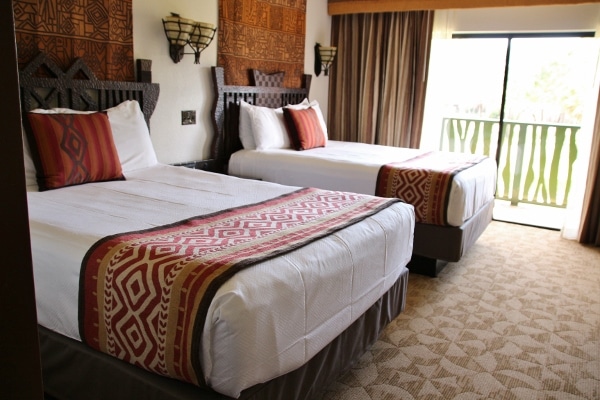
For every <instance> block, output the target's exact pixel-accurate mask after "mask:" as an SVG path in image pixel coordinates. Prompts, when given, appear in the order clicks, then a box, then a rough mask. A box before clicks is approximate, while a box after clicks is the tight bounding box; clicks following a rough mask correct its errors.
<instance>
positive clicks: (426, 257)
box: [408, 199, 494, 276]
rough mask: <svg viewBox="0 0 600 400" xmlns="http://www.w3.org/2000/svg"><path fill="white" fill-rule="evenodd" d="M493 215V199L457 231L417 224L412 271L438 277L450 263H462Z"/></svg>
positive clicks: (410, 266) (455, 229) (452, 228)
mask: <svg viewBox="0 0 600 400" xmlns="http://www.w3.org/2000/svg"><path fill="white" fill-rule="evenodd" d="M493 211H494V200H493V199H492V200H490V201H489V202H488V203H487V204H485V205H484V206H483V207H481V208H480V209H479V211H477V213H475V215H473V216H472V217H471V218H469V220H468V221H467V222H465V223H464V224H462V225H461V226H458V227H454V226H438V225H430V224H421V223H417V224H415V240H414V243H413V258H412V260H411V262H410V264H409V265H408V268H409V269H410V271H411V272H415V273H417V274H422V275H429V276H436V275H437V274H438V272H440V271H441V269H442V268H443V267H444V266H445V264H446V263H447V262H456V261H459V260H460V259H461V258H462V256H463V254H465V253H466V252H467V250H468V249H469V248H470V247H471V246H472V245H473V243H475V242H476V241H477V239H478V238H479V236H481V234H482V233H483V231H485V228H486V227H487V226H488V225H489V224H490V222H492V213H493Z"/></svg>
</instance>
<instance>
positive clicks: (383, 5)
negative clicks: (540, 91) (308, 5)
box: [327, 0, 598, 15]
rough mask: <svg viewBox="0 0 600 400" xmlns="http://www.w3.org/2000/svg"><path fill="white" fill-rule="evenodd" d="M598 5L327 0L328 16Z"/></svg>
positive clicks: (581, 0) (551, 0) (559, 0)
mask: <svg viewBox="0 0 600 400" xmlns="http://www.w3.org/2000/svg"><path fill="white" fill-rule="evenodd" d="M585 3H598V0H595V1H590V0H587V1H586V0H402V1H399V0H328V4H327V12H328V13H329V15H342V14H356V13H374V12H394V11H416V10H443V9H453V8H483V7H517V6H547V5H560V4H562V5H565V4H585Z"/></svg>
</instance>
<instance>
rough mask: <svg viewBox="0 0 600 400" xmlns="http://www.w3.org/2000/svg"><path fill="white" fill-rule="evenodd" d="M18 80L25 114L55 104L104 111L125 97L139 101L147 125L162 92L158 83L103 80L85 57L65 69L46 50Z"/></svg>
mask: <svg viewBox="0 0 600 400" xmlns="http://www.w3.org/2000/svg"><path fill="white" fill-rule="evenodd" d="M19 81H20V86H21V110H22V112H23V114H25V113H26V112H27V111H30V110H33V109H35V108H53V107H64V108H71V109H75V110H83V111H102V110H105V109H107V108H110V107H114V106H116V105H118V104H120V103H122V102H123V101H125V100H137V101H138V102H139V103H140V108H141V109H142V112H143V113H144V117H145V119H146V123H147V124H148V126H150V125H149V124H150V117H151V116H152V113H153V112H154V108H155V107H156V103H157V101H158V95H159V92H160V86H159V85H158V84H157V83H142V82H120V81H101V80H99V79H97V78H96V76H95V75H94V73H93V72H92V71H91V70H90V68H89V67H88V66H87V65H86V64H85V63H84V62H83V60H82V59H78V60H77V61H75V62H74V63H73V65H72V66H71V67H70V68H69V69H68V70H67V71H62V70H61V69H60V68H59V67H58V66H57V64H56V63H55V62H53V61H52V59H50V57H49V56H48V55H47V54H45V53H40V54H38V55H37V57H35V58H34V59H33V60H32V61H31V62H30V63H29V64H28V65H27V66H26V67H25V68H24V69H23V70H22V71H20V73H19ZM24 120H25V119H24Z"/></svg>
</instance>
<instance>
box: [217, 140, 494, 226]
mask: <svg viewBox="0 0 600 400" xmlns="http://www.w3.org/2000/svg"><path fill="white" fill-rule="evenodd" d="M423 152H424V151H423V150H417V149H407V148H400V147H391V146H378V145H370V144H364V143H352V142H339V141H334V140H329V141H328V142H327V146H325V147H320V148H315V149H310V150H304V151H296V150H292V149H273V148H270V149H267V150H240V151H237V152H235V153H234V154H233V155H232V156H231V159H230V161H229V169H228V173H229V174H230V175H234V176H239V177H242V178H251V179H261V180H264V181H269V182H276V183H280V184H284V185H293V186H303V187H305V186H311V187H318V188H322V189H329V190H342V191H347V192H355V193H363V194H369V195H373V194H375V185H376V183H377V174H378V173H379V169H380V167H381V166H382V165H384V164H388V163H391V162H398V161H404V160H407V159H409V158H413V157H415V156H417V155H419V154H422V153H423ZM495 189H496V162H495V161H494V160H493V159H491V158H488V159H486V160H485V161H483V162H481V163H479V164H477V165H475V166H473V167H471V168H468V169H465V170H463V171H461V172H460V173H458V174H456V176H455V177H454V180H453V182H452V188H451V191H450V197H449V200H448V209H447V215H448V223H449V224H450V225H452V226H460V225H462V224H463V223H464V222H465V221H467V220H468V219H469V218H471V217H472V216H473V215H474V214H475V213H476V212H477V211H478V210H479V209H480V208H481V206H483V205H484V204H486V203H488V202H489V201H490V200H492V199H493V198H494V193H495Z"/></svg>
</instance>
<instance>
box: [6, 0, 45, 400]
mask: <svg viewBox="0 0 600 400" xmlns="http://www.w3.org/2000/svg"><path fill="white" fill-rule="evenodd" d="M13 21H14V20H13V10H12V3H11V2H10V1H2V2H0V45H1V48H2V57H3V60H2V64H0V93H2V99H0V107H2V111H3V118H2V133H3V143H2V150H1V152H2V170H1V171H0V182H2V188H3V193H2V207H0V218H1V219H2V229H0V251H1V252H2V268H1V269H0V326H2V330H1V331H0V359H1V360H2V363H1V364H0V376H1V377H2V378H1V379H2V385H1V388H0V393H1V395H0V397H2V398H3V399H31V400H42V399H43V398H44V393H43V388H42V369H41V363H40V352H39V343H38V333H37V318H36V308H35V291H34V283H33V269H32V261H31V247H30V238H29V224H28V212H27V194H26V191H25V171H24V168H23V151H22V149H23V141H22V138H21V107H20V105H19V75H18V70H17V53H16V42H15V32H14V22H13Z"/></svg>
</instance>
